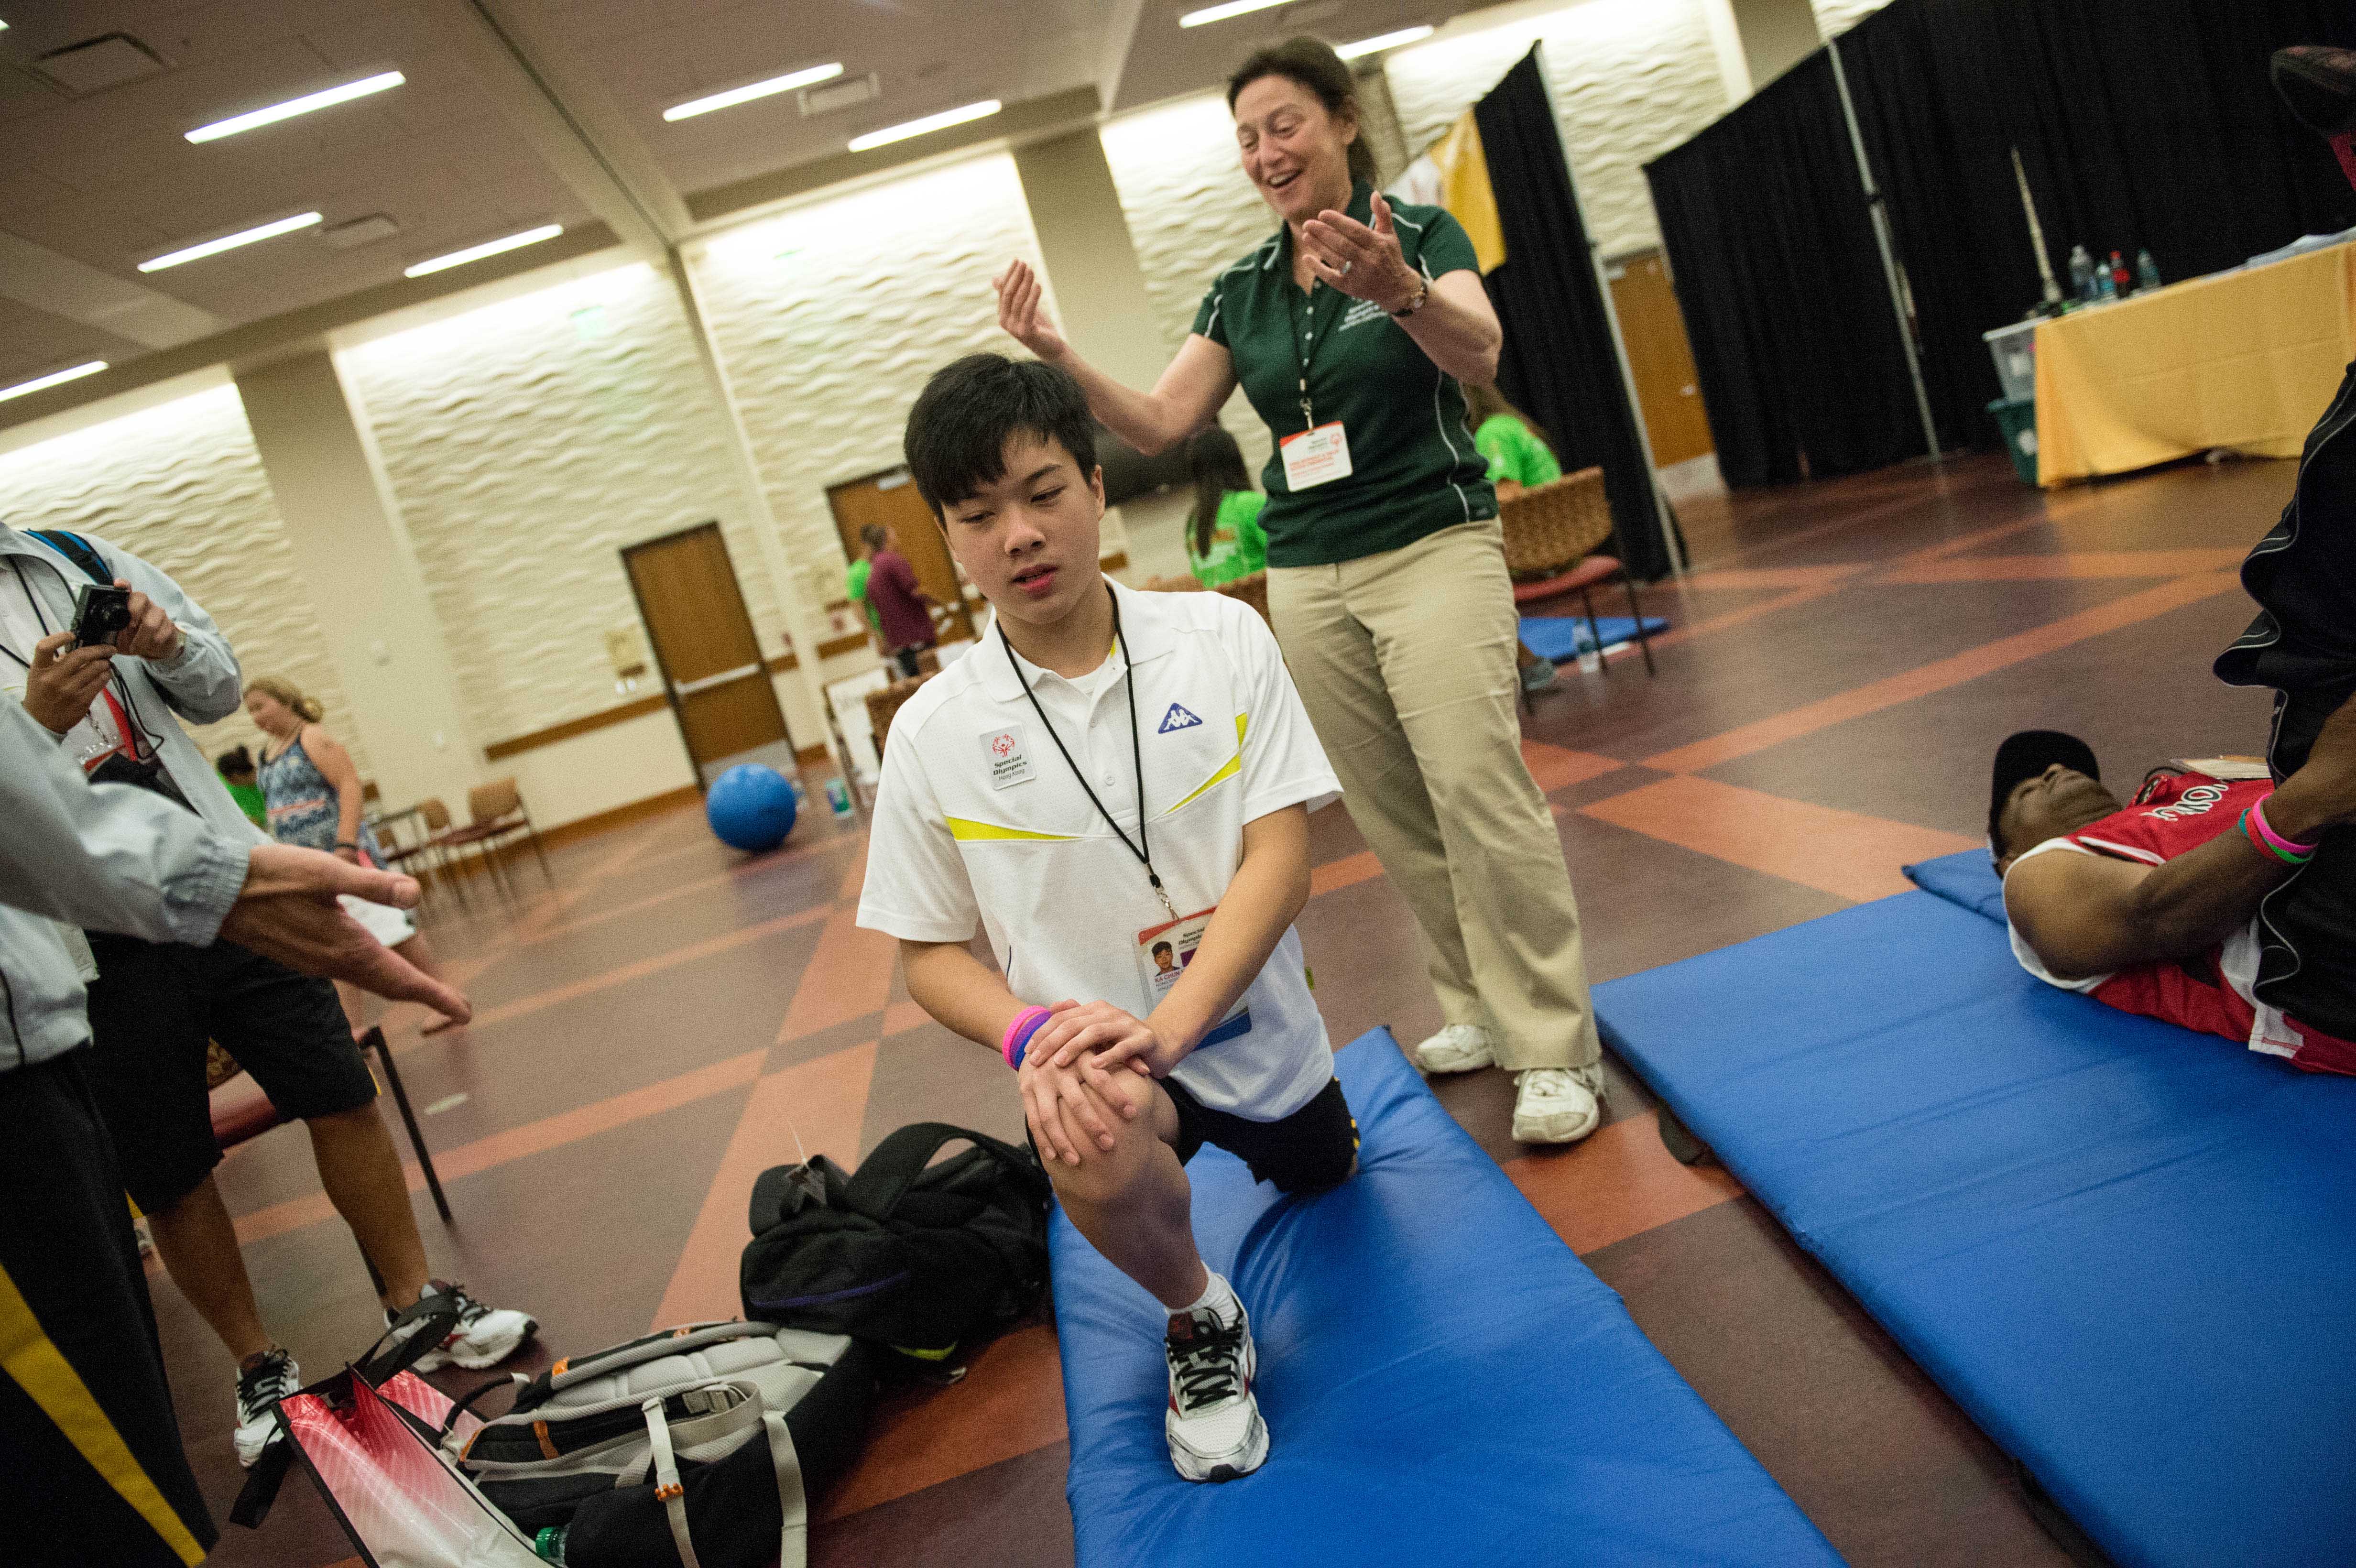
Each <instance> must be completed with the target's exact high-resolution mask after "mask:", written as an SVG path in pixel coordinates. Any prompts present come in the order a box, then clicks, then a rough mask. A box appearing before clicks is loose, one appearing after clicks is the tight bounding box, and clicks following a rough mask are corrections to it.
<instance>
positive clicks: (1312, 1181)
mask: <svg viewBox="0 0 2356 1568" xmlns="http://www.w3.org/2000/svg"><path fill="white" fill-rule="evenodd" d="M1162 1088H1164V1089H1166V1090H1168V1091H1169V1092H1170V1100H1171V1103H1172V1104H1174V1105H1176V1106H1177V1107H1178V1142H1177V1144H1176V1146H1175V1147H1176V1149H1177V1154H1178V1163H1179V1164H1181V1165H1183V1164H1185V1163H1186V1162H1187V1161H1188V1160H1190V1159H1192V1158H1194V1156H1195V1155H1196V1153H1198V1152H1199V1151H1200V1150H1201V1149H1202V1147H1203V1146H1204V1145H1205V1144H1215V1145H1217V1146H1218V1147H1221V1148H1223V1149H1225V1150H1226V1151H1227V1152H1228V1153H1229V1154H1231V1155H1234V1156H1235V1157H1237V1158H1238V1159H1240V1160H1242V1161H1243V1162H1244V1163H1245V1164H1246V1165H1248V1166H1249V1167H1250V1168H1251V1173H1252V1175H1253V1176H1254V1177H1256V1178H1257V1179H1259V1180H1261V1181H1267V1182H1273V1183H1274V1184H1275V1186H1276V1189H1277V1190H1278V1191H1280V1192H1323V1190H1324V1189H1327V1188H1329V1187H1339V1186H1340V1185H1341V1184H1342V1182H1343V1181H1344V1179H1347V1178H1348V1176H1349V1174H1350V1164H1351V1162H1352V1161H1353V1160H1355V1159H1356V1158H1357V1157H1358V1120H1357V1118H1356V1117H1355V1116H1353V1115H1350V1103H1349V1102H1348V1101H1346V1100H1344V1099H1343V1098H1342V1081H1341V1080H1340V1079H1338V1078H1332V1079H1328V1080H1327V1081H1326V1083H1325V1087H1324V1088H1323V1089H1320V1090H1319V1091H1317V1097H1316V1098H1315V1099H1313V1100H1312V1101H1310V1102H1309V1104H1306V1105H1303V1106H1301V1109H1299V1110H1297V1111H1295V1112H1293V1113H1292V1115H1289V1116H1286V1117H1284V1118H1282V1119H1281V1120H1280V1121H1274V1122H1253V1121H1247V1120H1246V1119H1245V1118H1243V1117H1241V1116H1238V1115H1234V1114H1233V1113H1232V1112H1228V1111H1214V1110H1212V1109H1211V1108H1210V1107H1209V1106H1207V1105H1205V1104H1203V1103H1202V1102H1201V1101H1200V1100H1197V1099H1195V1098H1194V1095H1192V1094H1189V1093H1186V1087H1185V1085H1184V1084H1183V1083H1179V1082H1178V1080H1176V1079H1175V1078H1164V1079H1163V1080H1162Z"/></svg>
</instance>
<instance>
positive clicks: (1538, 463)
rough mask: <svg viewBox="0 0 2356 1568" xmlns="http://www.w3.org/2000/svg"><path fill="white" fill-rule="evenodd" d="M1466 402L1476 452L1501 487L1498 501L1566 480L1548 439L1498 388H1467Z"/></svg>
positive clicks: (1491, 481) (1491, 479)
mask: <svg viewBox="0 0 2356 1568" xmlns="http://www.w3.org/2000/svg"><path fill="white" fill-rule="evenodd" d="M1464 401H1465V404H1466V407H1467V409H1468V411H1469V412H1470V413H1471V416H1472V450H1473V451H1475V452H1477V453H1480V454H1481V455H1482V456H1483V457H1485V458H1487V459H1488V460H1489V483H1491V484H1492V485H1495V486H1496V487H1497V499H1499V500H1500V501H1505V500H1510V499H1512V498H1513V497H1514V496H1518V495H1520V494H1521V493H1522V492H1523V491H1525V490H1527V489H1529V488H1531V487H1532V486H1534V485H1551V484H1552V483H1554V481H1556V480H1558V479H1559V478H1561V477H1562V464H1560V463H1558V462H1557V461H1556V460H1555V455H1554V448H1553V447H1552V446H1551V445H1549V444H1548V443H1547V438H1546V436H1545V435H1544V434H1543V433H1541V432H1540V431H1539V430H1538V428H1537V425H1536V424H1534V423H1532V422H1531V421H1530V418H1529V416H1528V415H1526V414H1525V413H1523V412H1522V411H1521V410H1519V409H1517V408H1515V407H1514V405H1513V404H1511V403H1509V402H1507V401H1505V395H1504V394H1503V393H1501V392H1499V391H1498V390H1497V389H1496V388H1494V387H1467V388H1465V389H1464Z"/></svg>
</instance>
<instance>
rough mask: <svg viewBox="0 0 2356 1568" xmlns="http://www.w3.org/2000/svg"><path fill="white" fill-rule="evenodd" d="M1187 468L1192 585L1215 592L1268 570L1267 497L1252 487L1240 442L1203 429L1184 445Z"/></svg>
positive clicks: (1188, 552)
mask: <svg viewBox="0 0 2356 1568" xmlns="http://www.w3.org/2000/svg"><path fill="white" fill-rule="evenodd" d="M1186 466H1187V467H1188V468H1189V469H1191V470H1192V471H1193V472H1194V511H1192V512H1191V513H1189V514H1188V515H1187V517H1186V565H1187V568H1188V569H1189V570H1190V571H1193V572H1194V581H1197V582H1199V583H1201V584H1202V585H1203V586H1204V587H1205V588H1216V587H1218V586H1219V585H1220V584H1221V583H1223V582H1233V581H1235V580H1236V579H1237V578H1238V577H1249V576H1250V575H1251V574H1252V573H1253V572H1255V571H1265V570H1267V567H1268V535H1266V534H1264V533H1262V532H1261V531H1260V526H1259V512H1260V507H1263V506H1265V505H1267V503H1268V497H1267V496H1263V495H1261V494H1260V493H1259V492H1258V490H1255V489H1253V488H1252V482H1251V471H1250V470H1249V469H1248V468H1246V467H1245V466H1244V449H1243V448H1242V447H1240V446H1237V444H1236V438H1235V437H1234V436H1231V435H1229V434H1228V433H1227V432H1226V431H1224V430H1222V429H1221V428H1219V427H1218V426H1217V425H1215V424H1211V425H1205V426H1204V427H1203V428H1202V429H1201V430H1198V431H1196V432H1194V439H1193V440H1191V441H1189V442H1187V443H1186Z"/></svg>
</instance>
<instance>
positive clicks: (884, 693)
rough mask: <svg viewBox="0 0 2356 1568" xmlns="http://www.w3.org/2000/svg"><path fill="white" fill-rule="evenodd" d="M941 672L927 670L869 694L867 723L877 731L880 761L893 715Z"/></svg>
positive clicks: (876, 743) (876, 749)
mask: <svg viewBox="0 0 2356 1568" xmlns="http://www.w3.org/2000/svg"><path fill="white" fill-rule="evenodd" d="M939 673H940V671H939V670H937V669H933V670H927V671H926V672H925V673H924V674H922V675H917V676H911V677H908V678H907V679H905V680H895V681H894V682H893V683H892V684H891V685H889V686H887V687H884V688H883V689H882V690H880V691H871V692H869V693H868V694H867V723H868V726H869V728H870V729H872V730H873V731H874V732H875V757H876V760H877V761H878V762H881V761H882V760H883V736H884V734H885V732H886V731H889V730H890V729H891V728H892V716H893V715H894V714H895V713H897V712H899V711H900V709H901V706H902V705H903V704H904V703H905V702H906V701H907V700H908V699H910V698H912V697H914V696H916V688H918V687H920V686H922V685H924V684H925V682H926V681H928V680H930V679H932V678H933V677H934V676H937V675H938V674H939Z"/></svg>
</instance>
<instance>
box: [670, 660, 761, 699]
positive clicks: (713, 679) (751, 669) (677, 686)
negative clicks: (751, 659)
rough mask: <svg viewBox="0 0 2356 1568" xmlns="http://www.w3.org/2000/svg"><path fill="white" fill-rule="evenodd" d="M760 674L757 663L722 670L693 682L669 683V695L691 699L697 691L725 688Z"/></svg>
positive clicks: (677, 681)
mask: <svg viewBox="0 0 2356 1568" xmlns="http://www.w3.org/2000/svg"><path fill="white" fill-rule="evenodd" d="M760 673H761V667H760V665H759V664H758V663H757V662H755V663H753V664H748V665H738V666H737V667H735V668H734V669H723V670H722V671H721V672H720V673H719V674H718V675H707V676H702V677H698V678H697V679H694V680H675V681H673V682H671V685H670V694H671V695H672V696H673V697H693V696H694V695H695V694H696V693H697V692H699V691H709V690H711V689H712V688H713V687H715V686H725V685H727V684H728V683H729V682H730V681H732V680H743V679H744V677H746V676H751V675H758V674H760Z"/></svg>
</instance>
